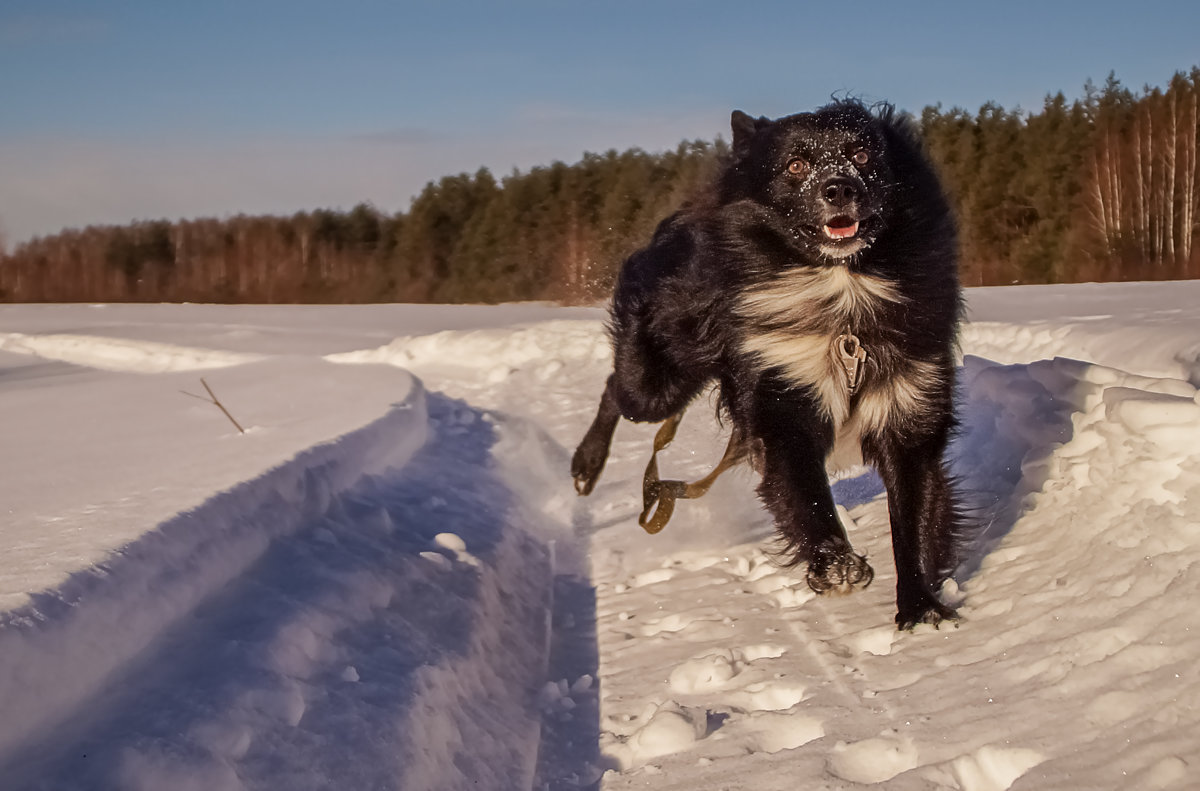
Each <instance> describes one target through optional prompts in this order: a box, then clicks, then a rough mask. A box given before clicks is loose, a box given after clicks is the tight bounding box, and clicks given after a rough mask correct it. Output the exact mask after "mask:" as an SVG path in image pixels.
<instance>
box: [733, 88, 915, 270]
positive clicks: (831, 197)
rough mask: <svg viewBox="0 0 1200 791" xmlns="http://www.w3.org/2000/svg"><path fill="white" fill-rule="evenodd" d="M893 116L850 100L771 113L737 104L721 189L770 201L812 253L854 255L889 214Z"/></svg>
mask: <svg viewBox="0 0 1200 791" xmlns="http://www.w3.org/2000/svg"><path fill="white" fill-rule="evenodd" d="M892 123H893V122H892V120H891V108H890V107H889V108H884V109H883V112H882V113H881V114H880V115H874V114H872V113H871V111H869V110H868V109H867V108H866V107H864V106H863V105H862V104H861V103H859V102H857V101H853V100H849V101H839V102H834V103H833V104H829V105H826V106H825V107H822V108H821V109H819V110H817V111H816V112H812V113H800V114H797V115H789V116H787V117H784V118H780V119H778V120H774V121H772V120H769V119H767V118H751V117H750V116H748V115H746V114H745V113H743V112H741V111H737V110H735V111H734V113H733V118H732V126H733V159H732V161H731V163H730V167H729V169H728V170H727V171H726V174H725V179H724V192H725V196H726V198H727V199H749V200H752V201H755V202H757V203H760V204H762V205H765V206H766V207H768V208H769V209H771V210H772V211H773V212H774V213H775V214H776V215H777V216H778V217H779V219H780V221H781V223H782V224H783V225H784V226H785V227H786V228H787V229H788V231H789V232H790V234H791V235H792V236H793V237H794V238H795V240H796V241H797V242H798V243H799V244H800V245H801V246H802V247H803V248H805V249H807V250H808V251H809V252H810V253H811V254H813V255H814V257H816V256H819V257H822V258H825V259H834V260H838V259H846V258H849V257H851V256H855V255H857V254H859V253H861V252H863V251H865V250H867V249H868V248H870V246H871V245H872V244H873V243H874V242H875V241H876V240H877V239H878V238H879V235H880V233H881V232H882V231H883V229H884V228H885V227H886V225H887V222H888V219H889V217H888V213H889V206H890V204H891V200H890V197H891V191H892V189H893V185H894V183H895V180H896V174H895V172H894V169H893V166H892V162H891V153H892V152H890V151H889V142H890V141H889V136H890V135H889V133H890V132H891V131H892V126H891V124H892Z"/></svg>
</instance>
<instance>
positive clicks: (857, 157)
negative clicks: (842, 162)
mask: <svg viewBox="0 0 1200 791" xmlns="http://www.w3.org/2000/svg"><path fill="white" fill-rule="evenodd" d="M851 159H853V160H854V164H856V165H865V164H867V163H868V162H870V161H871V152H869V151H867V149H865V148H860V149H858V150H857V151H855V152H854V156H852V157H851Z"/></svg>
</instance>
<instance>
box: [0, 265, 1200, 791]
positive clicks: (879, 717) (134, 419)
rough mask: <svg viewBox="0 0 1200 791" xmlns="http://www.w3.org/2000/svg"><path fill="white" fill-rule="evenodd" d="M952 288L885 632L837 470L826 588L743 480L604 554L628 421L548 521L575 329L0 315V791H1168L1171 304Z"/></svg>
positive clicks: (1197, 487) (1182, 726) (1196, 298)
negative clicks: (958, 502)
mask: <svg viewBox="0 0 1200 791" xmlns="http://www.w3.org/2000/svg"><path fill="white" fill-rule="evenodd" d="M969 297H970V308H971V323H970V324H969V325H968V326H967V327H966V328H965V331H964V335H963V351H964V361H963V369H962V377H961V383H962V387H961V406H960V410H961V422H962V433H961V436H960V437H959V438H958V440H957V442H956V444H955V446H954V448H953V452H952V456H953V458H952V466H953V468H954V471H955V472H956V474H957V475H958V476H959V478H960V479H961V480H962V482H963V488H964V491H965V493H966V495H967V499H968V501H969V504H970V506H971V508H972V510H973V512H974V513H975V514H976V516H977V520H978V525H979V526H978V530H977V531H976V536H975V541H974V544H973V547H972V549H971V551H970V553H969V554H968V556H967V557H966V558H964V562H963V566H962V568H961V569H960V572H959V574H958V579H957V581H958V586H957V589H956V590H953V589H952V590H949V591H948V594H949V595H951V596H954V597H955V599H956V601H959V602H961V607H960V611H961V613H962V614H963V616H964V619H963V621H962V622H961V624H960V625H959V626H958V627H957V628H954V627H953V626H943V628H942V629H940V630H935V629H933V628H932V627H925V626H922V627H919V628H918V629H917V630H916V631H914V632H911V633H907V632H906V633H900V632H897V631H896V630H895V628H894V626H893V616H894V612H895V610H894V607H895V604H894V585H895V575H894V572H893V570H892V565H891V549H890V546H889V537H888V529H887V518H886V514H887V511H886V503H885V502H884V499H883V497H882V496H881V491H882V487H881V485H880V483H879V481H878V479H877V478H876V477H875V476H874V475H873V474H871V473H864V474H862V475H860V476H858V477H853V478H848V479H845V480H841V481H838V482H837V483H836V484H835V492H836V493H837V495H838V500H839V502H840V503H841V504H842V505H843V506H844V511H843V513H842V516H843V518H844V519H845V521H846V522H847V524H848V526H849V529H850V535H851V538H852V540H853V541H854V543H855V546H856V548H857V549H858V550H859V551H860V552H866V553H867V554H868V555H869V556H871V557H872V559H873V566H874V567H875V570H876V574H877V576H876V580H875V584H873V585H872V586H871V587H870V588H869V589H867V590H866V591H862V592H858V593H855V594H854V595H851V596H848V597H844V598H818V597H815V596H814V595H813V594H812V593H811V592H810V591H809V590H808V588H807V587H806V585H805V584H804V582H803V575H802V572H796V571H786V570H782V569H780V568H779V567H778V566H776V565H775V564H774V563H773V562H772V560H771V557H770V554H769V551H770V549H771V526H770V520H769V519H768V518H767V516H766V515H765V513H764V512H763V511H762V510H761V508H760V507H759V506H758V504H757V502H756V500H755V498H754V495H753V485H754V481H753V480H752V478H751V475H750V473H748V472H745V471H737V472H736V473H732V474H729V475H727V476H726V477H725V478H723V479H722V480H720V481H719V482H718V484H717V485H716V486H715V487H714V489H713V491H712V492H711V493H710V494H709V495H708V496H707V497H705V498H704V499H702V500H698V501H689V502H682V503H680V505H679V507H678V508H677V510H676V515H675V518H674V520H673V521H672V523H671V524H670V525H669V526H668V527H667V529H666V530H665V531H664V532H663V533H661V534H659V535H656V536H648V535H646V534H645V533H643V532H642V531H641V529H640V528H638V526H637V523H636V514H637V512H638V510H639V506H640V481H641V474H642V468H643V466H644V464H645V461H646V458H647V454H648V453H649V446H650V438H651V436H652V434H653V427H648V426H635V425H632V424H623V425H622V426H621V427H620V428H619V429H618V433H617V436H616V441H615V442H614V446H613V456H612V458H611V459H610V461H609V464H608V467H607V469H606V470H605V473H604V476H603V477H602V478H601V480H600V484H599V485H598V487H597V489H596V491H595V492H594V493H593V494H592V495H591V496H590V497H588V498H579V497H576V496H575V494H574V491H573V489H572V486H571V481H570V477H569V475H568V472H567V467H568V461H569V458H570V453H571V451H572V449H573V448H574V445H575V443H576V442H577V441H578V439H579V438H580V437H581V436H582V434H583V432H584V430H585V429H586V427H587V424H588V423H589V422H590V419H591V417H592V412H593V409H594V406H595V403H596V399H597V398H598V396H599V393H600V389H601V385H602V382H603V378H604V376H605V374H606V372H607V366H608V364H609V350H608V348H607V343H606V339H605V337H604V335H603V332H602V318H603V313H602V311H600V310H597V309H564V308H554V307H549V306H543V305H510V306H500V307H494V308H493V307H440V306H404V305H393V306H359V307H312V306H307V307H255V306H198V305H183V306H159V305H149V306H140V305H125V306H117V305H109V306H87V305H47V306H33V305H30V306H19V305H18V306H12V305H7V306H0V424H2V425H0V433H2V435H3V438H4V439H3V442H4V445H3V447H4V456H3V460H2V468H0V473H2V474H0V514H2V516H0V552H2V555H0V556H2V557H3V558H4V561H3V563H0V789H4V791H10V790H12V791H23V790H25V789H46V790H50V789H53V790H54V791H60V790H61V791H74V790H76V789H79V790H82V789H96V790H99V789H118V788H119V789H145V790H146V791H150V790H151V789H153V790H155V791H158V790H160V789H172V790H174V789H179V790H181V791H190V790H191V789H195V790H196V791H201V790H203V791H224V790H226V789H228V790H230V791H232V790H233V789H331V788H338V789H389V788H396V789H406V790H409V791H413V790H425V789H428V790H429V791H434V790H435V789H436V790H438V791H446V790H451V791H452V790H454V789H496V790H497V791H507V790H509V789H514V790H516V789H594V788H600V789H605V790H606V791H607V790H615V789H627V788H653V789H678V790H679V791H682V790H683V789H688V790H689V791H690V790H691V789H697V788H705V789H755V791H759V790H761V791H771V790H772V789H796V788H804V789H853V788H858V787H868V786H872V785H874V786H875V787H878V788H885V789H959V790H960V791H1003V789H1008V788H1012V789H1076V788H1078V789H1167V788H1178V789H1185V788H1194V787H1196V784H1197V782H1198V781H1197V780H1196V777H1197V775H1198V773H1200V662H1198V661H1197V659H1198V658H1200V608H1198V607H1197V606H1196V602H1197V601H1198V600H1200V598H1198V597H1200V403H1198V400H1197V391H1196V386H1197V385H1200V283H1197V282H1188V283H1162V284H1124V285H1083V286H1063V287H1020V288H1009V289H980V290H975V291H972V292H970V294H969ZM201 378H203V379H204V381H205V382H206V383H207V385H208V386H210V387H211V388H212V390H213V392H214V393H215V394H216V395H217V397H218V398H219V399H220V401H221V402H222V404H224V406H226V407H227V408H228V410H229V412H230V413H231V414H232V416H233V417H234V418H236V420H237V421H238V422H239V423H240V424H241V426H242V427H244V428H245V433H239V431H238V429H237V428H235V427H234V425H233V423H232V422H231V421H230V420H229V419H227V418H226V416H225V415H223V414H222V413H221V411H220V410H219V409H218V408H217V407H216V406H215V405H213V404H211V403H205V402H204V400H203V399H202V397H206V396H207V394H206V393H205V389H204V384H202V383H201ZM723 447H724V438H723V437H722V436H721V429H720V428H719V427H718V426H717V424H716V422H715V421H714V420H713V416H712V409H710V408H709V405H708V402H707V400H706V401H704V402H703V403H699V404H697V405H695V406H694V407H693V409H692V410H691V412H690V413H689V414H688V416H687V417H686V418H685V420H684V422H683V425H682V428H681V430H680V433H679V436H678V437H677V439H676V441H675V443H674V445H673V446H672V448H671V449H669V450H668V451H667V452H665V453H664V454H662V458H661V459H660V462H661V465H662V467H663V474H664V477H681V478H694V477H698V476H699V475H701V474H703V473H704V472H706V471H707V470H708V469H709V468H710V467H711V466H712V464H714V463H715V461H716V460H717V459H718V458H719V457H720V453H721V450H722V448H723ZM1193 627H1195V628H1194V629H1193Z"/></svg>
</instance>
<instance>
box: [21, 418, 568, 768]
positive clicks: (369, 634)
mask: <svg viewBox="0 0 1200 791" xmlns="http://www.w3.org/2000/svg"><path fill="white" fill-rule="evenodd" d="M428 410H429V417H430V425H431V427H432V431H433V435H432V437H431V440H430V442H429V443H427V444H425V445H424V446H423V448H422V449H421V450H419V451H417V452H416V455H415V456H414V457H413V458H412V460H411V462H410V463H408V464H406V465H404V466H403V467H400V468H399V469H393V470H392V471H390V472H387V473H385V474H377V475H372V476H367V477H365V478H362V479H361V480H358V481H357V483H356V484H354V485H353V486H350V487H348V488H338V487H328V486H321V485H319V483H318V478H317V477H315V476H314V475H312V474H311V473H312V472H314V470H313V468H308V467H305V468H302V470H301V471H302V472H304V473H305V475H303V476H302V478H304V480H305V484H304V487H305V491H306V493H305V495H304V497H303V498H302V500H303V510H302V512H301V514H300V515H301V517H302V518H301V519H300V521H299V523H297V524H296V525H294V527H293V528H292V529H291V530H290V532H289V533H288V534H286V535H282V536H278V537H276V538H274V539H273V540H271V541H270V543H269V545H268V546H267V547H266V548H265V550H264V551H263V552H262V554H261V555H260V556H259V557H258V559H257V561H255V562H254V563H253V565H252V566H251V567H250V568H248V569H247V570H246V571H245V572H244V573H241V574H240V575H238V576H237V577H236V578H235V579H232V580H231V581H229V582H227V583H225V584H224V586H223V587H222V589H221V591H220V592H219V593H218V594H217V595H216V596H209V597H207V598H205V600H204V601H203V603H202V604H200V606H199V607H196V608H188V609H186V610H181V611H180V617H179V618H178V619H177V620H175V621H174V622H173V625H171V626H170V627H168V628H166V629H165V630H164V631H162V632H160V633H159V634H158V635H157V636H156V638H155V639H154V640H153V641H152V642H150V644H149V645H148V646H147V647H146V648H145V649H144V650H143V651H142V652H141V653H139V654H138V655H137V656H136V658H134V659H132V660H131V661H128V662H123V663H121V664H119V665H117V666H115V667H113V668H111V670H110V672H108V673H106V674H105V675H104V685H105V688H104V690H103V691H99V690H95V691H94V694H91V695H87V696H83V697H81V698H80V699H78V700H76V701H75V702H74V703H73V705H71V707H70V709H69V711H70V716H69V720H68V721H66V722H63V721H62V717H63V715H64V714H65V713H66V710H62V711H59V712H58V716H57V717H56V718H55V720H56V721H58V724H57V725H54V726H53V728H54V730H53V731H50V732H46V731H45V730H44V729H43V731H42V733H41V738H35V739H33V740H31V741H28V742H26V743H25V745H24V746H23V747H22V748H21V749H20V750H19V752H17V753H14V754H13V755H10V761H9V763H8V765H7V766H6V767H5V768H4V770H3V771H4V777H5V788H13V789H55V791H59V790H60V789H61V790H63V791H71V790H72V789H80V790H82V789H101V788H110V787H122V788H134V789H136V788H145V789H161V788H178V789H188V788H197V789H200V788H203V789H255V788H262V789H268V788H270V789H274V788H280V787H287V788H294V789H305V788H312V789H325V788H329V787H330V786H331V784H332V785H336V786H338V787H347V788H350V787H353V788H405V789H415V790H420V789H430V791H433V789H439V790H440V789H468V788H476V787H505V788H508V787H511V788H520V787H528V785H529V783H530V782H531V779H532V774H533V769H534V759H535V756H536V749H537V743H538V729H539V724H540V714H539V711H538V709H537V706H536V702H535V700H534V695H533V693H534V692H535V691H536V689H537V688H538V685H539V684H540V683H541V681H542V680H543V679H544V678H545V672H546V671H545V662H546V656H547V651H548V647H547V643H548V639H549V634H548V623H547V620H548V619H547V615H548V611H549V607H550V600H551V591H550V589H549V585H550V580H551V578H552V574H551V569H550V563H551V558H550V555H549V553H548V551H547V549H546V547H545V545H544V544H543V543H542V541H541V539H540V538H539V537H537V530H536V523H537V521H538V519H539V518H540V517H539V515H538V514H537V513H534V512H528V511H527V510H526V509H525V505H524V503H522V502H520V501H519V499H518V498H517V497H516V496H515V495H514V493H513V492H512V490H511V489H510V488H509V486H508V483H507V482H506V481H505V480H504V479H503V477H502V476H501V475H500V474H499V473H498V472H497V469H496V465H495V460H494V458H493V452H494V446H495V445H496V442H497V431H496V426H495V424H494V423H493V422H491V421H489V420H487V419H485V418H484V417H483V416H481V415H480V414H479V413H478V412H476V411H474V410H471V409H469V408H467V407H465V406H464V405H462V404H461V403H456V402H452V401H450V400H449V399H446V398H444V397H441V396H436V395H433V396H430V397H429V407H428ZM369 429H371V430H373V431H375V432H376V433H375V434H374V435H371V434H368V436H373V438H374V439H375V440H377V441H380V442H383V443H394V442H397V441H400V440H402V439H403V435H399V436H398V435H397V434H396V433H394V432H392V431H387V430H381V429H382V427H379V426H374V427H369ZM377 472H379V473H383V471H382V470H379V471H377ZM239 502H240V504H241V505H245V504H246V501H245V498H244V497H243V498H242V500H241V501H239ZM271 502H272V501H271V500H270V499H269V498H265V499H264V503H268V504H269V503H271ZM193 516H194V519H193V523H192V524H191V527H192V529H193V531H195V530H197V529H200V528H201V525H202V524H203V517H204V509H200V511H199V512H198V513H197V514H194V515H193ZM525 528H530V530H531V531H532V532H526V529H525ZM230 550H231V551H235V552H236V551H237V550H234V549H233V548H232V547H231V548H230ZM175 584H178V582H176V583H175ZM66 650H67V653H69V654H72V655H74V656H76V657H79V655H80V652H81V648H80V647H74V646H67V647H66ZM5 657H6V659H7V658H11V657H12V653H11V652H6V654H5ZM61 672H63V673H68V672H69V669H67V668H64V669H63V670H62V671H61ZM5 711H6V719H8V720H9V722H10V723H12V725H13V726H15V727H17V728H22V727H23V726H25V725H27V724H28V721H22V720H21V719H20V718H19V717H16V716H13V717H11V718H9V716H8V715H13V714H14V713H15V710H14V709H13V708H11V707H6V709H5ZM22 711H24V712H25V713H27V714H28V715H29V716H34V715H37V714H38V713H39V712H38V711H37V710H36V703H35V702H32V701H31V702H30V704H29V705H28V706H26V707H25V708H23V709H22ZM49 722H50V720H47V723H49Z"/></svg>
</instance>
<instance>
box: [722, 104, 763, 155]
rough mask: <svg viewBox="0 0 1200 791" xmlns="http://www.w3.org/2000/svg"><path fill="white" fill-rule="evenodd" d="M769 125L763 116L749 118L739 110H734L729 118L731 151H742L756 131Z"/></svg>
mask: <svg viewBox="0 0 1200 791" xmlns="http://www.w3.org/2000/svg"><path fill="white" fill-rule="evenodd" d="M769 123H771V122H770V120H768V119H767V118H766V117H764V116H760V117H758V118H751V117H750V116H748V115H746V114H745V113H743V112H742V111H741V110H734V111H733V114H732V115H731V116H730V117H729V126H730V128H731V129H732V130H733V150H734V151H744V150H745V149H746V148H747V146H749V145H750V139H751V138H752V137H754V135H755V134H756V133H757V132H758V130H760V129H762V128H763V127H764V126H766V125H767V124H769Z"/></svg>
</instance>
